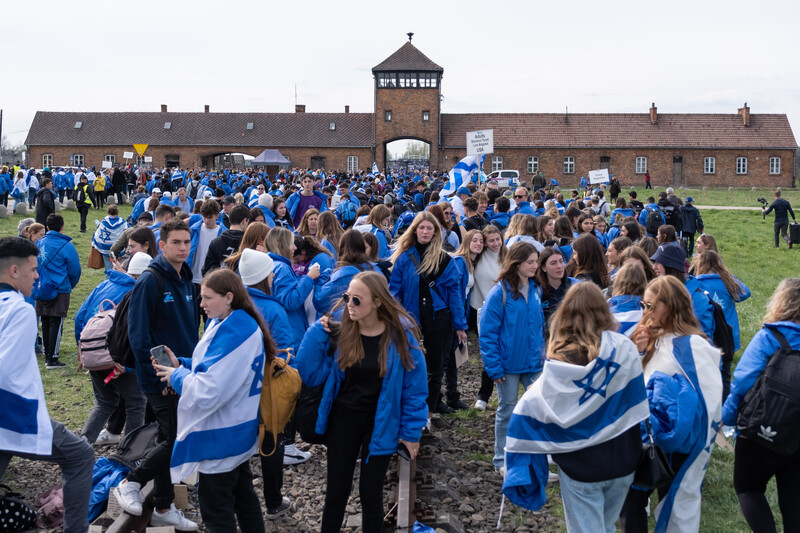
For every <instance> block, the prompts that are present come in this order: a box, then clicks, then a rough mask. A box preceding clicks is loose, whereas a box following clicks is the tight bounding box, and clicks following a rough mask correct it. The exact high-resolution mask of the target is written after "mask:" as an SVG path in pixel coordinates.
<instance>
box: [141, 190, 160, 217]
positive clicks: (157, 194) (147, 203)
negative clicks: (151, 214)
mask: <svg viewBox="0 0 800 533" xmlns="http://www.w3.org/2000/svg"><path fill="white" fill-rule="evenodd" d="M154 198H155V199H156V200H159V201H160V199H161V189H160V188H158V187H153V190H152V191H151V192H150V196H149V197H147V198H145V199H144V204H143V207H144V210H145V211H151V209H150V202H151V201H152V200H153V199H154Z"/></svg>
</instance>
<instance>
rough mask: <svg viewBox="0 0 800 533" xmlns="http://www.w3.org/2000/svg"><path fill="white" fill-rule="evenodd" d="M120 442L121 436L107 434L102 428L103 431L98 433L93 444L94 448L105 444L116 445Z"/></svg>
mask: <svg viewBox="0 0 800 533" xmlns="http://www.w3.org/2000/svg"><path fill="white" fill-rule="evenodd" d="M121 440H122V435H115V434H113V433H109V431H108V430H107V429H105V428H103V431H101V432H100V434H99V435H98V436H97V439H96V440H95V441H94V443H95V445H96V446H98V445H105V444H117V443H118V442H119V441H121Z"/></svg>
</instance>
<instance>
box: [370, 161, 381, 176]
mask: <svg viewBox="0 0 800 533" xmlns="http://www.w3.org/2000/svg"><path fill="white" fill-rule="evenodd" d="M372 173H373V174H380V170H378V164H377V163H376V162H375V161H373V162H372Z"/></svg>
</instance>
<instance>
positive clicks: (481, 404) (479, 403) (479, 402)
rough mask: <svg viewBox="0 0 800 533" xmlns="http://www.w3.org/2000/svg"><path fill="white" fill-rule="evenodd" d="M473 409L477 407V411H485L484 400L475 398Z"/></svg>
mask: <svg viewBox="0 0 800 533" xmlns="http://www.w3.org/2000/svg"><path fill="white" fill-rule="evenodd" d="M475 409H477V410H478V411H485V410H486V402H485V401H483V400H481V399H478V400H476V401H475Z"/></svg>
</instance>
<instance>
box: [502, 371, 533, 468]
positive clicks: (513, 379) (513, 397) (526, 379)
mask: <svg viewBox="0 0 800 533" xmlns="http://www.w3.org/2000/svg"><path fill="white" fill-rule="evenodd" d="M540 374H541V372H528V373H526V374H505V375H504V376H503V378H504V380H503V382H502V383H495V385H497V399H498V403H497V413H496V414H495V416H494V459H492V464H493V465H494V467H495V468H502V467H503V466H504V465H505V464H506V431H507V430H508V421H509V420H510V419H511V413H513V412H514V406H515V405H517V398H519V386H520V385H522V388H523V392H524V391H525V389H527V388H528V386H529V385H530V384H531V383H533V382H534V381H536V378H538V377H539V375H540Z"/></svg>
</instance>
